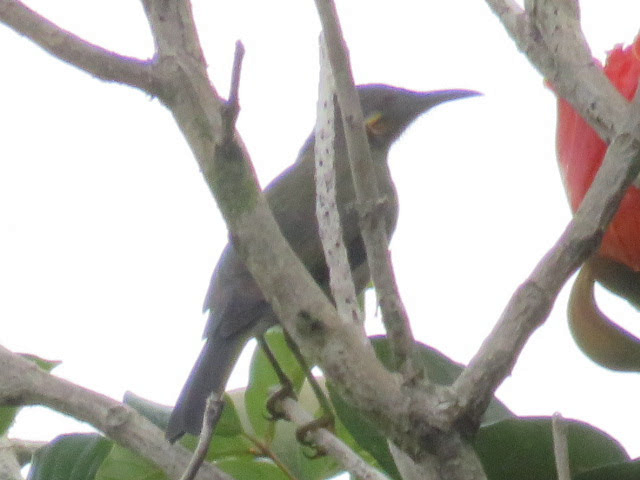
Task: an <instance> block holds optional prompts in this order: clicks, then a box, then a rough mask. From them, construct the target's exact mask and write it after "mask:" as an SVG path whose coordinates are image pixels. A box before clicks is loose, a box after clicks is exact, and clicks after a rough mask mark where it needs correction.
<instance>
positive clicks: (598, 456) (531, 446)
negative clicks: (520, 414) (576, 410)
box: [474, 417, 628, 480]
mask: <svg viewBox="0 0 640 480" xmlns="http://www.w3.org/2000/svg"><path fill="white" fill-rule="evenodd" d="M565 421H566V422H568V425H567V440H568V445H569V462H570V468H571V473H572V475H574V476H575V475H578V474H581V473H583V472H586V471H588V470H591V469H593V468H596V467H600V466H604V465H607V464H611V463H618V462H624V461H627V460H628V456H627V454H626V452H625V451H624V449H623V448H622V447H621V446H620V444H619V443H618V442H617V441H616V440H614V439H613V438H611V437H610V436H608V435H607V434H605V433H604V432H602V431H601V430H598V429H597V428H594V427H593V426H591V425H588V424H586V423H582V422H578V421H576V420H565ZM474 446H475V449H476V452H477V453H478V456H479V457H480V460H481V461H482V464H483V466H484V469H485V472H486V474H487V476H488V477H489V479H491V480H511V479H518V480H538V479H542V478H548V479H554V478H556V473H555V472H556V467H555V460H554V458H555V457H554V453H553V438H552V433H551V418H550V417H530V418H510V419H506V420H502V421H500V422H496V423H493V424H491V425H486V426H484V427H482V428H480V430H479V432H478V435H477V437H476V439H475V442H474ZM612 478H617V477H612Z"/></svg>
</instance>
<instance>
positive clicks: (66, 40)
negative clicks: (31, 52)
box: [0, 0, 156, 95]
mask: <svg viewBox="0 0 640 480" xmlns="http://www.w3.org/2000/svg"><path fill="white" fill-rule="evenodd" d="M0 22H3V23H4V24H6V25H8V26H9V27H11V28H12V29H13V30H15V31H16V32H17V33H19V34H20V35H24V36H25V37H27V38H28V39H29V40H31V41H32V42H34V43H36V44H37V45H39V46H40V47H42V48H43V49H44V50H46V51H47V52H49V53H50V54H52V55H53V56H55V57H58V58H59V59H61V60H64V61H65V62H67V63H70V64H71V65H73V66H75V67H78V68H79V69H81V70H84V71H86V72H87V73H90V74H91V75H94V76H95V77H97V78H100V79H101V80H106V81H109V82H119V83H125V84H127V85H130V86H132V87H136V88H139V89H141V90H143V91H145V92H148V93H149V94H151V95H154V92H155V90H156V89H155V80H154V74H153V64H152V63H151V62H149V61H144V60H139V59H137V58H133V57H126V56H123V55H118V54H116V53H113V52H110V51H109V50H106V49H104V48H102V47H99V46H97V45H94V44H92V43H90V42H87V41H86V40H83V39H82V38H80V37H78V36H76V35H74V34H73V33H71V32H68V31H66V30H64V29H62V28H60V27H58V26H57V25H56V24H54V23H53V22H51V21H49V20H47V19H46V18H44V17H42V16H40V15H39V14H38V13H36V12H34V11H33V10H31V9H30V8H29V7H27V6H26V5H24V4H23V3H22V2H19V1H17V0H0Z"/></svg>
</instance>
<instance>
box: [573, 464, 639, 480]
mask: <svg viewBox="0 0 640 480" xmlns="http://www.w3.org/2000/svg"><path fill="white" fill-rule="evenodd" d="M639 478H640V460H636V461H634V462H625V463H614V464H611V465H606V466H604V467H599V468H594V469H593V470H589V471H587V472H584V473H581V474H579V475H577V476H576V477H574V480H614V479H615V480H638V479H639Z"/></svg>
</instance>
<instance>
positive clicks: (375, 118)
mask: <svg viewBox="0 0 640 480" xmlns="http://www.w3.org/2000/svg"><path fill="white" fill-rule="evenodd" d="M364 123H365V127H366V129H367V133H368V134H369V136H372V137H379V136H381V135H384V134H385V133H386V132H387V130H388V125H387V122H386V121H385V118H384V115H382V113H380V112H376V113H372V114H371V115H369V116H368V117H367V119H366V121H365V122H364Z"/></svg>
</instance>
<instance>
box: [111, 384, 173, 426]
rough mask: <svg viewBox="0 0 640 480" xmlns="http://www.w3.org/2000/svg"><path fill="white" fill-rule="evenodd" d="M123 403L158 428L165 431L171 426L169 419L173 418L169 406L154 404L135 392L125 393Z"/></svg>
mask: <svg viewBox="0 0 640 480" xmlns="http://www.w3.org/2000/svg"><path fill="white" fill-rule="evenodd" d="M122 402H123V403H125V404H126V405H129V406H130V407H131V408H133V409H134V410H135V411H137V412H138V413H139V414H140V415H142V416H143V417H145V418H147V419H148V420H150V421H151V423H153V424H154V425H155V426H156V427H158V428H160V429H162V431H165V430H166V429H167V425H168V424H169V417H170V416H171V410H173V409H172V408H171V407H169V406H168V405H161V404H159V403H156V402H152V401H151V400H148V399H146V398H143V397H139V396H138V395H136V394H135V393H133V392H125V394H124V398H123V399H122Z"/></svg>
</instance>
